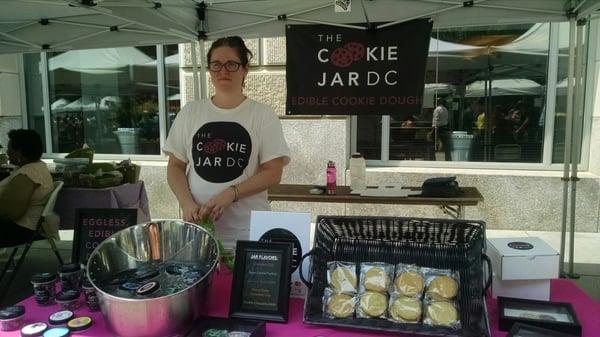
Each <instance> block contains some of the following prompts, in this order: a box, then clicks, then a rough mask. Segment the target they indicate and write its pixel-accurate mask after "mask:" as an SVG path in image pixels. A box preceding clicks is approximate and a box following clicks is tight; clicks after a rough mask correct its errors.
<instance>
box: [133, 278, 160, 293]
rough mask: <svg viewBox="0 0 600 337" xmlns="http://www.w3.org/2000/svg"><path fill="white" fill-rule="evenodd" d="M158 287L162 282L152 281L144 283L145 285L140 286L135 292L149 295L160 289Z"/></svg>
mask: <svg viewBox="0 0 600 337" xmlns="http://www.w3.org/2000/svg"><path fill="white" fill-rule="evenodd" d="M158 288H160V284H158V282H156V281H150V282H148V283H146V284H144V285H143V286H141V287H140V288H138V289H137V290H136V291H135V293H136V294H138V295H142V296H143V295H149V294H152V293H153V292H155V291H156V290H158Z"/></svg>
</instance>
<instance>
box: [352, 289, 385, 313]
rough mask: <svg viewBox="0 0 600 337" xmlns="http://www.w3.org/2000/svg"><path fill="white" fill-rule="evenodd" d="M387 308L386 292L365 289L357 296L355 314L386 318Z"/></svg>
mask: <svg viewBox="0 0 600 337" xmlns="http://www.w3.org/2000/svg"><path fill="white" fill-rule="evenodd" d="M387 308H388V296H387V294H384V293H380V292H377V291H365V292H364V293H362V294H360V295H359V296H358V308H357V309H356V316H357V317H362V318H386V314H387Z"/></svg>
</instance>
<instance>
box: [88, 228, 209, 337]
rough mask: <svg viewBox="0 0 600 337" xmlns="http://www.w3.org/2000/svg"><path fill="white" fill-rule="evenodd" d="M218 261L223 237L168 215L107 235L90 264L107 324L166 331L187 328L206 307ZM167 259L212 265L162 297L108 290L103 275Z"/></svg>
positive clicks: (126, 336)
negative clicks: (219, 239) (218, 239)
mask: <svg viewBox="0 0 600 337" xmlns="http://www.w3.org/2000/svg"><path fill="white" fill-rule="evenodd" d="M218 261H219V252H218V246H217V242H216V240H215V238H214V237H213V236H212V235H211V234H210V233H208V232H207V231H206V230H205V229H203V228H202V227H199V226H197V225H194V224H191V223H186V222H183V221H179V220H164V221H156V222H150V223H146V224H139V225H136V226H132V227H129V228H126V229H123V230H121V231H119V232H117V233H115V234H114V235H112V236H111V237H110V238H108V239H106V240H104V241H103V242H102V243H101V244H100V245H98V247H96V249H94V251H93V252H92V254H91V256H90V258H89V260H88V265H87V270H88V275H89V277H90V280H91V283H92V285H93V286H94V288H96V291H97V293H98V299H99V301H100V308H101V310H102V314H103V315H104V318H105V320H106V323H107V326H108V327H109V329H111V330H112V331H113V332H114V333H115V334H116V335H117V336H121V337H166V336H176V335H179V334H181V333H182V332H183V331H184V330H185V329H186V328H187V327H189V325H190V323H191V322H192V321H193V320H194V318H196V317H197V316H199V315H201V314H203V313H204V309H205V306H204V302H205V299H206V290H207V288H208V286H209V285H210V281H211V275H212V272H213V271H214V269H215V268H216V265H217V262H218ZM162 262H175V263H184V264H194V265H202V266H205V268H208V270H207V271H206V273H205V274H204V276H203V277H201V278H200V279H199V280H197V281H196V282H195V283H193V284H191V285H189V286H188V287H187V288H185V289H183V290H180V291H178V292H176V293H173V294H170V295H165V296H161V297H156V298H141V299H140V298H126V297H119V296H115V295H114V294H109V293H108V292H106V291H105V290H106V287H105V286H104V285H103V283H102V281H101V280H106V279H107V278H109V277H111V276H112V275H116V274H117V273H119V272H122V271H124V270H129V269H134V268H138V267H141V266H144V265H147V264H148V263H162ZM103 288H104V290H103Z"/></svg>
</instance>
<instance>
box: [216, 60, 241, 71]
mask: <svg viewBox="0 0 600 337" xmlns="http://www.w3.org/2000/svg"><path fill="white" fill-rule="evenodd" d="M241 65H242V64H241V63H239V62H234V61H227V62H225V63H221V62H219V61H213V62H210V63H209V64H208V70H210V71H213V72H215V73H218V72H219V71H221V69H223V67H225V70H227V72H230V73H233V72H236V71H238V69H240V66H241Z"/></svg>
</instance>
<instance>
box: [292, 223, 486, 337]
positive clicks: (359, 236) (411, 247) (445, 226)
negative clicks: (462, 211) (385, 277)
mask: <svg viewBox="0 0 600 337" xmlns="http://www.w3.org/2000/svg"><path fill="white" fill-rule="evenodd" d="M484 252H485V223H484V222H481V221H470V220H449V219H418V218H397V217H370V216H366V217H355V216H319V217H317V230H316V234H315V244H314V247H313V249H312V250H311V251H310V252H308V253H307V254H306V255H305V256H304V257H303V259H305V258H307V257H309V256H310V257H311V265H310V275H309V279H310V281H307V280H306V279H305V277H304V275H301V277H302V280H303V281H304V283H305V284H306V285H307V287H308V289H309V290H308V293H307V295H306V301H305V303H304V322H305V323H310V324H322V325H330V326H339V327H349V328H355V329H356V328H363V329H371V330H379V331H392V332H407V333H415V334H424V335H439V336H461V337H475V336H477V337H479V336H490V331H489V327H488V320H487V308H486V307H485V301H484V293H485V291H486V290H487V288H488V287H489V284H490V282H491V264H490V263H489V259H488V258H487V256H485V255H484ZM329 261H347V262H354V263H356V264H358V263H361V262H386V263H390V264H394V265H395V264H398V263H406V264H415V265H418V266H422V267H430V268H438V269H451V270H455V271H458V272H459V274H460V293H459V294H460V295H459V298H458V300H457V301H458V305H459V315H460V321H461V327H460V329H458V330H456V329H452V328H445V327H433V326H427V325H422V324H405V323H395V322H391V321H389V320H385V319H364V318H342V319H330V318H328V317H326V316H325V315H324V314H323V303H322V301H323V293H324V290H325V288H326V287H327V262H329ZM484 261H486V263H487V268H486V270H487V277H486V279H485V284H484V273H483V271H484V266H483V262H484Z"/></svg>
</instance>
